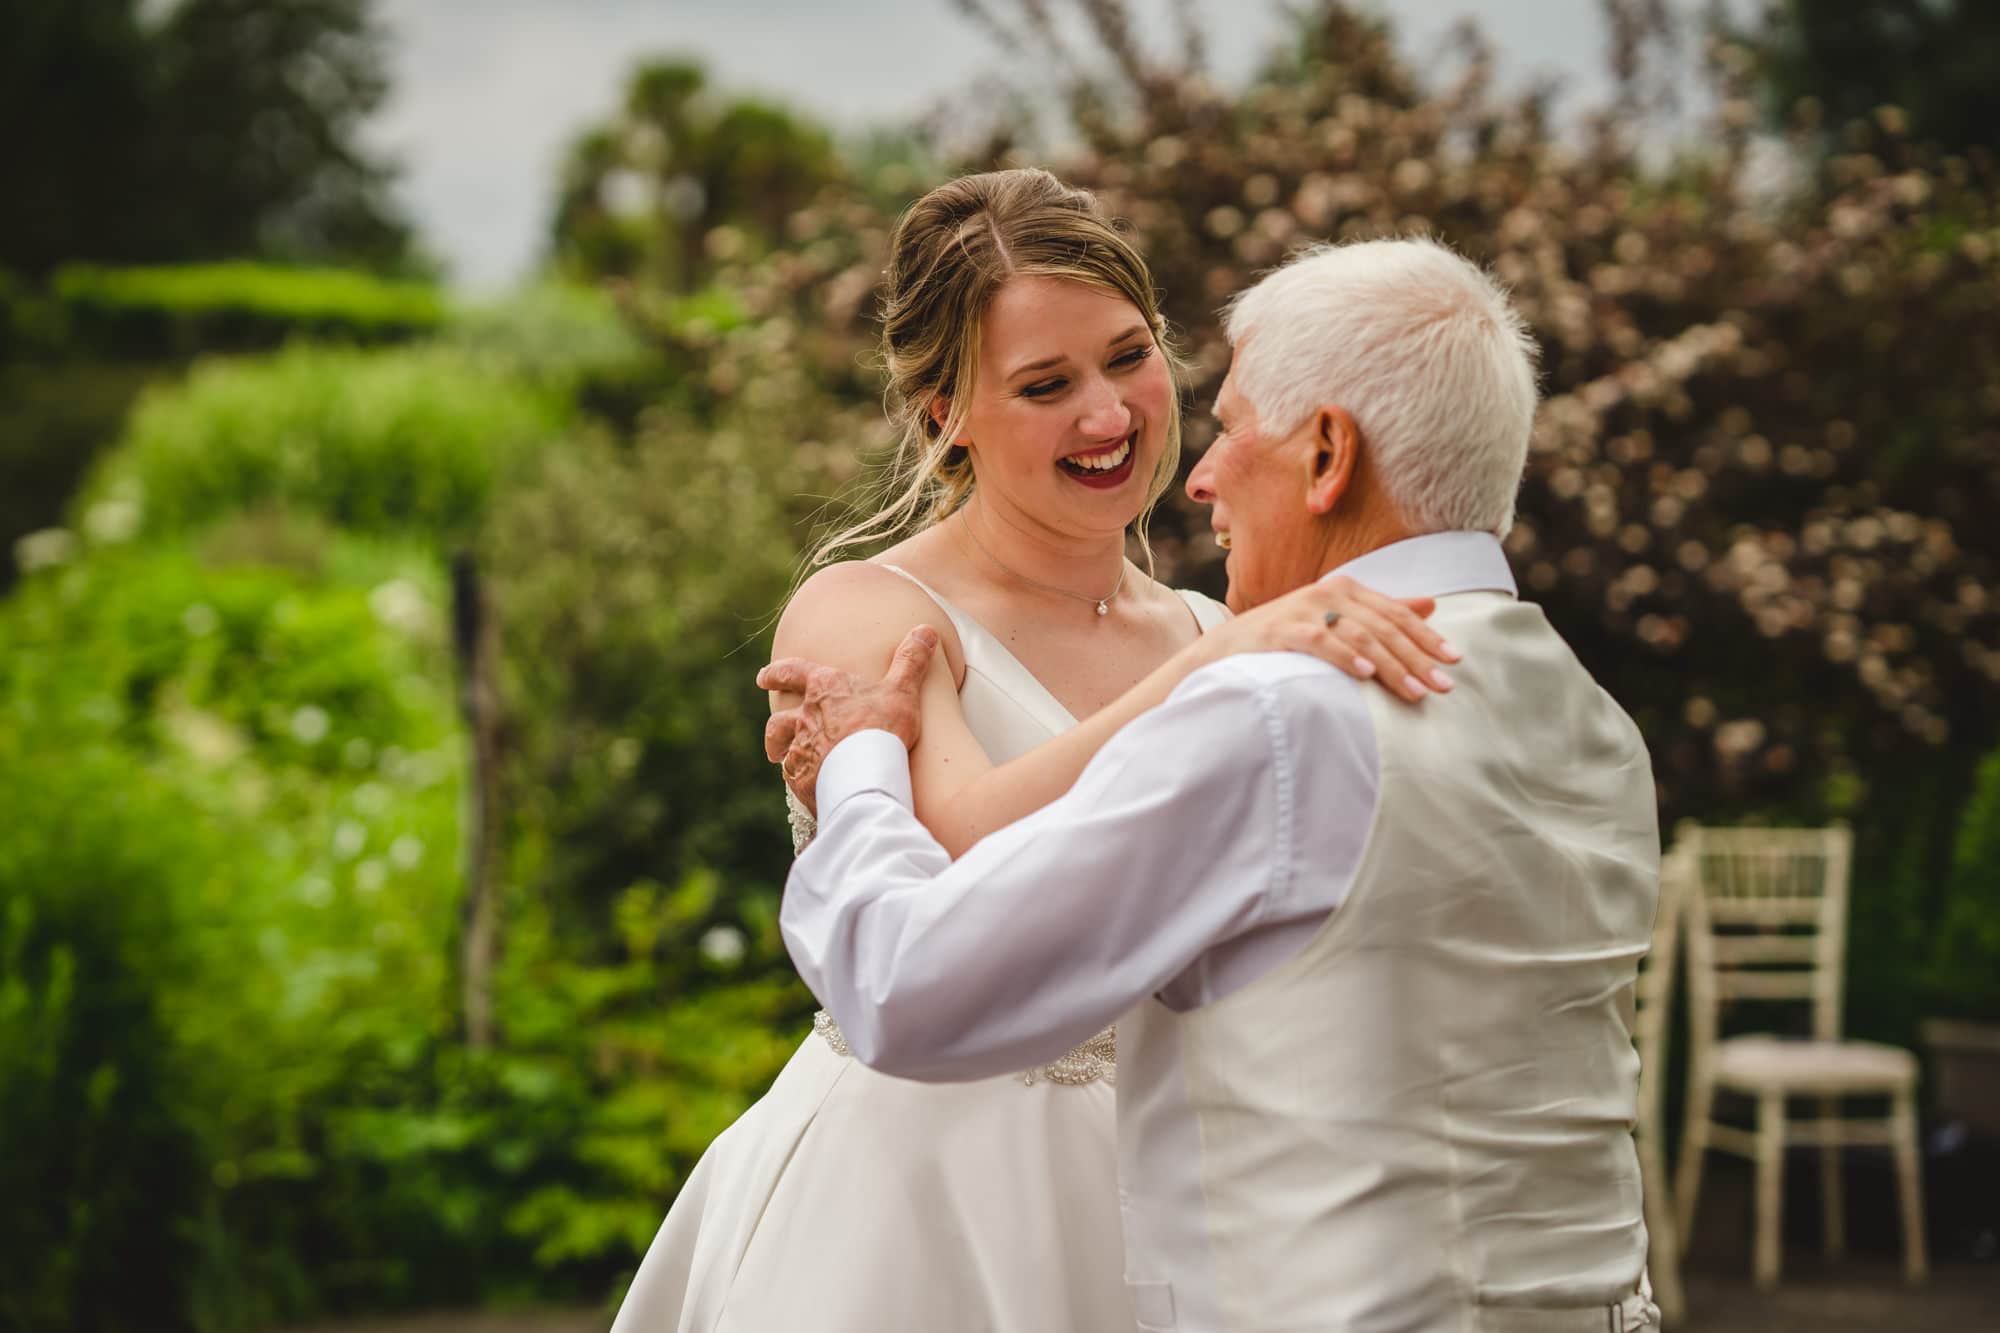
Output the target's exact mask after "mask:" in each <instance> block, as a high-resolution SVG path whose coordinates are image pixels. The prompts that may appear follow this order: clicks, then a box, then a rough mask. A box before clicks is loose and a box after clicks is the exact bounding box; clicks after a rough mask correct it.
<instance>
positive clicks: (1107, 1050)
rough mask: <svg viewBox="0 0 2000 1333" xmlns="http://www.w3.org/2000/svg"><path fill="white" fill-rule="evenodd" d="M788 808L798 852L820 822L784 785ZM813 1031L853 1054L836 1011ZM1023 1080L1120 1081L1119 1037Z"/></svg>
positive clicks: (1077, 1050)
mask: <svg viewBox="0 0 2000 1333" xmlns="http://www.w3.org/2000/svg"><path fill="white" fill-rule="evenodd" d="M785 809H786V811H787V813H789V814H790V816H791V821H792V852H793V854H794V855H797V854H798V853H799V852H802V851H804V850H805V848H806V844H807V843H809V842H811V841H812V838H813V834H814V832H815V831H816V830H817V827H818V826H817V824H816V822H815V821H814V819H813V817H812V812H811V811H810V810H808V809H806V808H805V806H803V805H801V804H800V803H799V798H798V797H796V796H794V795H792V791H791V788H789V787H787V788H786V789H785ZM813 1032H814V1033H815V1034H816V1035H817V1036H818V1037H819V1038H820V1040H822V1041H824V1042H825V1043H826V1044H827V1045H828V1046H831V1047H832V1048H833V1050H834V1053H835V1054H837V1055H846V1056H851V1055H852V1054H853V1051H852V1050H850V1049H849V1047H848V1045H847V1038H846V1037H844V1036H842V1035H841V1032H840V1024H838V1023H836V1022H834V1021H833V1015H832V1014H829V1013H828V1012H827V1011H826V1010H824V1009H821V1010H820V1011H819V1012H817V1013H815V1014H814V1015H813ZM1020 1079H1021V1082H1022V1083H1024V1084H1026V1085H1028V1086H1030V1087H1032V1086H1033V1085H1035V1084H1036V1083H1042V1082H1048V1083H1066V1084H1069V1085H1071V1086H1081V1085H1083V1084H1086V1083H1095V1082H1097V1081H1098V1080H1099V1079H1103V1080H1104V1081H1105V1082H1106V1083H1116V1082H1117V1081H1118V1040H1117V1034H1116V1032H1115V1031H1114V1030H1113V1029H1111V1028H1106V1029H1104V1031H1102V1032H1100V1033H1098V1034H1097V1035H1096V1036H1094V1037H1092V1038H1091V1039H1090V1040H1089V1041H1086V1042H1084V1043H1083V1044H1082V1045H1081V1046H1077V1047H1074V1048H1072V1049H1071V1050H1069V1051H1066V1052H1065V1053H1064V1054H1063V1055H1061V1056H1060V1057H1058V1058H1056V1059H1054V1060H1051V1061H1050V1062H1049V1063H1047V1064H1045V1065H1036V1066H1035V1067H1034V1068H1033V1069H1024V1070H1022V1071H1021V1074H1020Z"/></svg>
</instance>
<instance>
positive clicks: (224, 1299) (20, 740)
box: [0, 528, 460, 1328]
mask: <svg viewBox="0 0 2000 1333" xmlns="http://www.w3.org/2000/svg"><path fill="white" fill-rule="evenodd" d="M315 542H317V543H318V544H319V545H320V546H322V547H324V548H326V549H323V550H320V551H319V552H318V555H317V558H316V560H315V561H313V562H312V563H313V564H314V565H316V568H305V567H303V566H304V565H305V564H306V562H304V561H301V560H296V559H295V560H294V561H293V566H292V567H290V568H286V567H279V566H277V565H273V564H270V563H266V562H264V561H262V560H259V561H258V562H257V563H251V564H240V563H233V562H232V560H231V559H230V558H229V557H231V556H242V555H245V554H248V553H251V552H253V551H261V552H268V551H269V550H270V549H271V546H270V543H268V542H265V543H262V544H261V545H260V544H259V543H258V542H256V541H254V540H251V539H249V538H246V537H245V536H244V535H243V534H241V533H232V532H231V531H229V530H228V529H226V528H225V529H224V530H221V531H218V532H217V533H215V534H214V537H213V540H212V546H213V550H214V552H215V553H216V554H215V556H214V557H212V558H211V559H210V560H202V559H197V558H195V557H194V556H192V555H173V554H167V553H163V552H160V551H157V550H153V551H145V552H139V551H124V550H114V551H111V552H107V553H99V554H98V555H97V556H95V557H94V558H93V559H91V560H88V561H86V562H84V563H83V564H80V565H75V566H70V567H66V568H59V569H54V570H50V571H47V572H45V573H42V574H40V575H37V576H35V577H32V578H30V579H29V580H27V582H26V583H25V584H24V585H23V586H22V587H21V588H20V589H18V590H17V592H16V593H15V595H14V596H13V597H12V598H11V599H10V600H9V601H8V602H7V603H6V605H5V607H4V609H0V610H3V611H4V614H0V737H5V738H6V739H5V741H4V753H0V785H4V788H5V796H6V799H7V801H8V809H9V810H10V818H17V819H20V820H25V821H30V822H28V823H20V824H10V830H11V831H10V834H9V836H8V838H7V839H6V840H4V843H0V901H3V902H5V903H7V904H8V907H7V911H6V921H5V923H4V925H0V939H4V943H5V948H4V949H0V961H4V963H5V967H6V970H5V973H4V975H0V1014H4V1015H5V1017H4V1018H0V1033H4V1035H0V1050H4V1051H5V1054H0V1067H3V1068H4V1069H5V1071H6V1083H5V1086H6V1087H7V1089H8V1096H7V1097H6V1098H5V1099H4V1101H5V1104H6V1105H7V1106H8V1107H9V1108H11V1109H10V1112H9V1113H10V1114H14V1115H20V1116H23V1117H25V1118H26V1120H25V1123H21V1122H16V1123H15V1124H12V1125H10V1126H9V1128H8V1134H7V1141H8V1142H9V1143H10V1144H17V1145H36V1147H35V1150H33V1151H28V1150H21V1151H17V1152H14V1153H11V1154H10V1158H12V1159H13V1167H12V1169H16V1170H19V1171H20V1172H21V1173H22V1174H24V1175H26V1176H27V1177H28V1178H27V1179H26V1180H24V1181H22V1182H20V1188H21V1190H22V1191H23V1192H21V1193H16V1192H14V1191H11V1190H10V1198H14V1199H26V1200H34V1201H39V1202H29V1203H24V1204H23V1205H22V1206H20V1207H14V1208H10V1209H9V1210H8V1216H9V1218H10V1222H12V1220H13V1219H18V1222H13V1223H12V1224H14V1225H17V1226H18V1227H20V1228H22V1229H24V1234H21V1235H18V1236H15V1237H12V1238H10V1239H12V1241H13V1242H14V1243H11V1244H9V1245H8V1246H7V1247H6V1257H5V1260H4V1261H0V1262H13V1263H19V1264H20V1265H22V1271H23V1273H24V1274H34V1275H39V1276H37V1277H36V1280H35V1281H33V1282H28V1281H25V1280H24V1281H23V1282H20V1283H16V1282H13V1281H7V1282H4V1283H0V1286H4V1287H5V1288H6V1290H7V1291H8V1292H9V1294H10V1295H12V1294H14V1293H17V1292H18V1293H21V1296H22V1299H23V1300H27V1299H30V1298H32V1299H33V1300H34V1301H35V1302H36V1305H35V1308H36V1309H37V1310H38V1311H41V1312H42V1313H43V1315H45V1316H46V1317H38V1318H37V1319H35V1320H33V1321H31V1322H30V1324H29V1325H28V1326H32V1327H67V1326H76V1327H104V1328H153V1327H162V1326H176V1325H179V1324H181V1323H183V1322H186V1321H189V1320H194V1321H196V1322H200V1323H203V1324H204V1325H207V1326H210V1327H242V1326H248V1325H250V1324H253V1323H260V1322H262V1321H264V1320H267V1319H268V1318H270V1317H271V1316H272V1315H274V1314H276V1313H282V1312H286V1311H288V1310H289V1311H290V1312H293V1313H296V1312H297V1309H296V1308H294V1307H298V1306H299V1303H300V1302H302V1301H303V1302H310V1300H312V1299H316V1298H315V1297H313V1296H312V1294H311V1293H312V1286H311V1284H306V1285H305V1286H303V1287H302V1286H301V1283H302V1281H303V1279H301V1278H300V1277H299V1276H298V1274H300V1273H302V1272H303V1271H305V1267H306V1263H307V1261H308V1260H309V1258H310V1257H311V1256H310V1254H309V1253H308V1252H307V1251H304V1250H292V1249H288V1242H296V1241H297V1240H298V1237H297V1235H296V1234H295V1233H293V1232H292V1231H291V1230H290V1228H289V1226H273V1227H267V1226H266V1225H264V1223H265V1222H266V1221H267V1220H268V1214H269V1213H270V1212H271V1211H272V1207H273V1203H274V1201H275V1200H281V1199H283V1200H295V1199H296V1197H297V1196H298V1195H299V1194H300V1193H302V1192H303V1191H304V1190H305V1189H306V1188H307V1182H310V1181H313V1180H314V1179H316V1178H317V1177H319V1176H320V1175H321V1173H322V1171H323V1168H324V1162H323V1160H322V1158H321V1155H320V1149H319V1139H320V1137H321V1136H322V1135H323V1132H324V1131H323V1129H322V1128H321V1127H320V1122H321V1119H322V1117H323V1116H324V1108H325V1107H326V1106H327V1104H329V1103H330V1102H332V1101H335V1100H336V1099H338V1098H340V1097H344V1096H346V1095H347V1093H348V1090H349V1089H350V1088H351V1087H352V1086H354V1083H355V1080H356V1079H357V1077H359V1075H360V1074H361V1072H362V1071H364V1070H366V1069H367V1068H368V1067H370V1066H371V1065H372V1064H376V1063H380V1062H382V1061H383V1060H384V1059H385V1055H384V1052H385V1051H390V1052H393V1051H394V1050H396V1049H398V1048H403V1047H408V1046H409V1045H410V1044H411V1043H413V1042H414V1043H417V1044H418V1045H419V1046H420V1047H421V1046H422V1045H423V1044H424V1043H425V1042H427V1041H428V1042H435V1041H437V1040H438V1039H439V1038H440V1037H441V1036H442V1035H443V1034H445V1033H447V1032H448V1031H449V1027H450V1009H449V989H448V986H447V976H446V972H447V965H446V960H447V958H448V957H449V954H448V950H447V949H446V948H444V947H443V942H444V941H445V940H447V939H448V938H449V935H450V932H451V930H452V928H453V926H452V922H453V915H452V909H453V905H454V901H453V900H454V896H455V887H454V879H455V872H454V861H455V853H456V850H457V848H456V825H457V799H458V793H457V788H458V782H457V775H458V771H459V767H460V760H459V757H458V750H457V738H456V728H455V718H454V709H453V703H452V695H451V689H450V676H449V669H448V667H447V666H446V665H445V658H444V649H443V635H442V629H441V620H442V616H441V613H440V609H439V606H438V591H437V586H436V585H437V579H436V577H435V574H434V572H433V570H432V567H431V565H430V562H429V561H427V560H419V561H412V559H411V558H410V557H409V556H408V555H407V554H402V553H398V552H396V551H394V550H390V549H385V548H380V547H375V546H367V545H356V544H354V543H352V542H344V541H339V540H335V539H332V538H330V537H327V536H326V535H325V534H323V533H322V534H319V535H318V536H317V537H315V536H314V535H313V534H310V533H306V534H302V535H299V536H296V537H295V538H294V539H293V546H292V549H293V552H294V554H296V552H298V551H302V550H309V549H311V548H312V546H313V545H314V543H315ZM24 1050H25V1051H26V1052H28V1055H27V1056H25V1057H24V1055H23V1051H24ZM17 1132H18V1137H17ZM280 1211H283V1212H285V1214H286V1216H287V1219H288V1223H296V1222H300V1221H303V1222H305V1223H308V1224H309V1223H312V1222H313V1221H314V1219H313V1218H312V1216H311V1210H310V1209H306V1210H304V1216H303V1218H301V1217H299V1216H297V1215H296V1214H297V1212H298V1208H297V1204H296V1203H295V1202H294V1203H292V1204H290V1205H289V1207H288V1208H286V1209H283V1210H280ZM113 1263H115V1264H117V1265H118V1271H117V1272H111V1271H110V1270H108V1269H106V1268H105V1267H104V1266H105V1265H106V1264H113ZM156 1266H157V1267H156ZM246 1275H247V1277H249V1278H250V1279H253V1280H248V1281H246V1280H244V1279H245V1277H246ZM244 1293H248V1294H249V1296H251V1297H254V1299H252V1300H251V1301H250V1303H249V1304H248V1305H243V1306H241V1308H237V1304H236V1303H237V1302H239V1301H240V1300H241V1299H242V1298H243V1295H244ZM203 1312H206V1313H203ZM197 1315H199V1318H198V1319H197Z"/></svg>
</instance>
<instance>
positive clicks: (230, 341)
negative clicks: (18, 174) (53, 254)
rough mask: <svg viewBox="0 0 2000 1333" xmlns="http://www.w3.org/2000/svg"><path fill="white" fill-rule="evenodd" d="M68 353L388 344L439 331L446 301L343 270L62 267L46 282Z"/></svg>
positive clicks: (428, 290) (431, 291) (177, 353)
mask: <svg viewBox="0 0 2000 1333" xmlns="http://www.w3.org/2000/svg"><path fill="white" fill-rule="evenodd" d="M50 296H51V297H52V298H53V302H54V306H55V311H56V315H57V317H58V319H59V327H60V329H61V331H62V337H63V339H64V341H65V343H66V344H67V345H68V346H69V348H70V349H71V350H72V351H76V350H88V351H91V352H94V353H96V354H100V355H103V354H111V355H119V356H128V357H139V358H144V359H158V358H163V357H165V358H178V357H187V356H194V355H197V354H200V353H204V352H220V351H248V350H255V349H261V348H268V347H275V346H277V345H278V344H280V343H283V342H286V341H289V340H291V339H293V338H299V337H304V338H311V339H316V340H325V341H345V342H359V343H375V342H393V341H400V340H404V339H409V338H414V337H419V336H422V335H426V334H430V333H434V332H436V331H437V330H438V329H440V328H442V327H443V326H444V325H445V323H446V322H447V320H448V319H449V317H450V310H449V307H448V306H447V304H446V301H445V298H444V296H443V294H442V293H441V292H440V291H439V290H438V289H437V288H436V287H434V286H431V285H429V284H427V283H418V282H402V281H394V280H390V279H386V278H378V277H374V276H372V275H370V274H366V273H360V272H355V271H352V270H347V269H296V268H283V267H278V266H275V265H270V264H255V263H229V264H187V265H171V266H163V267H158V268H100V267H95V266H90V265H73V266H70V267H67V268H63V269H59V270H58V271H57V272H56V274H55V277H54V279H53V281H52V283H51V290H50Z"/></svg>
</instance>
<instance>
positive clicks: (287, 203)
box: [0, 0, 411, 275]
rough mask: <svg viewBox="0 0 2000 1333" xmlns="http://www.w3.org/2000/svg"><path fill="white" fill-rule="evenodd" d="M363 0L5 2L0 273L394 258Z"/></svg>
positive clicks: (389, 263) (396, 228)
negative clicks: (377, 152) (367, 134)
mask: <svg viewBox="0 0 2000 1333" xmlns="http://www.w3.org/2000/svg"><path fill="white" fill-rule="evenodd" d="M372 8H373V5H372V0H180V2H179V3H177V4H174V5H172V6H171V7H169V8H167V9H165V10H164V11H163V12H156V11H159V7H158V6H156V5H149V4H146V3H143V0H12V2H11V3H9V4H8V5H6V6H5V7H4V8H0V53H4V54H0V115H4V116H5V118H6V123H7V124H8V125H9V126H10V127H11V128H10V130H9V133H8V135H7V136H6V138H5V140H4V146H0V174H3V175H4V178H5V179H7V180H10V181H14V182H22V183H25V184H24V185H23V187H22V188H21V189H20V193H19V195H17V203H16V204H10V207H9V208H8V209H6V210H4V212H0V266H5V267H8V268H13V269H17V270H20V271H22V272H25V273H28V274H31V275H40V274H42V273H45V272H47V271H48V270H50V269H52V268H54V267H55V266H56V265H58V264H60V263H63V262H65V261H69V260H95V261H104V262H114V263H116V262H150V261H178V260H191V259H210V258H225V257H238V256H262V257H270V258H277V259H285V260H298V261H333V262H354V263H360V264H365V265H368V266H371V267H375V268H397V267H404V266H407V265H408V264H409V263H410V262H411V254H410V245H411V238H410V231H409V228H408V226H407V225H406V224H405V223H404V222H403V220H402V219H401V218H400V217H399V216H398V215H397V213H396V211H395V209H394V207H393V206H392V205H391V203H390V202H389V199H388V189H389V185H390V182H391V179H392V175H393V173H392V170H391V168H390V167H389V166H388V165H387V164H386V163H384V162H382V161H381V160H379V159H377V158H376V157H374V156H372V155H370V154H369V153H368V152H366V151H365V150H364V149H363V148H362V147H361V145H360V144H359V142H358V131H359V129H360V126H361V124H362V122H363V121H364V120H365V119H366V118H367V117H368V115H369V114H370V113H372V112H373V111H374V110H375V109H376V108H377V107H378V106H379V105H380V104H381V102H382V99H383V97H384V96H385V95H386V94H387V91H388V82H387V76H386V73H385V72H384V65H385V56H386V52H385V41H384V35H383V33H382V31H381V29H380V28H379V27H378V26H377V25H376V24H375V22H374V20H373V17H372Z"/></svg>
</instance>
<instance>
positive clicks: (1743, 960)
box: [1674, 823, 1853, 1060]
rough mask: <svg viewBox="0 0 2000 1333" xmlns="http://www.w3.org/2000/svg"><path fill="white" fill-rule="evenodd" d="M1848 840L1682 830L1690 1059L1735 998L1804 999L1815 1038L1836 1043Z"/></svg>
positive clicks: (1810, 834)
mask: <svg viewBox="0 0 2000 1333" xmlns="http://www.w3.org/2000/svg"><path fill="white" fill-rule="evenodd" d="M1852 850H1853V834H1852V833H1850V832H1849V831H1848V829H1847V828H1846V827H1845V826H1844V825H1839V824H1835V825H1832V826H1830V827H1827V828H1707V827H1703V826H1701V825H1697V824H1693V823H1687V824H1683V825H1681V827H1680V829H1679V830H1678V834H1677V837H1676V840H1675V846H1674V854H1675V856H1677V857H1680V858H1683V860H1682V866H1683V869H1684V871H1685V873H1686V875H1687V879H1688V888H1689V891H1688V894H1687V901H1686V914H1687V925H1688V1000H1689V1018H1690V1023H1691V1027H1692V1035H1693V1039H1694V1048H1695V1058H1696V1059H1697V1060H1699V1059H1701V1058H1703V1055H1704V1053H1705V1052H1706V1050H1707V1047H1708V1045H1709V1044H1710V1043H1711V1042H1713V1041H1714V1040H1715V1038H1716V1036H1717V1035H1718V1030H1719V1025H1720V1021H1721V1013H1722V1010H1723V1009H1724V1008H1725V1007H1726V1006H1727V1005H1729V1004H1731V1003H1733V1002H1735V1001H1739V1000H1758V1001H1801V1002H1804V1003H1806V1004H1809V1005H1810V1006H1811V1015H1812V1035H1813V1036H1814V1037H1816V1038H1819V1039H1820V1040H1823V1041H1832V1040H1834V1039H1836V1038H1838V1037H1839V1036H1840V1003H1841V987H1842V983H1843V975H1842V968H1843V966H1844V960H1845V958H1846V953H1847V891H1848V865H1849V858H1850V854H1851V852H1852Z"/></svg>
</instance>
